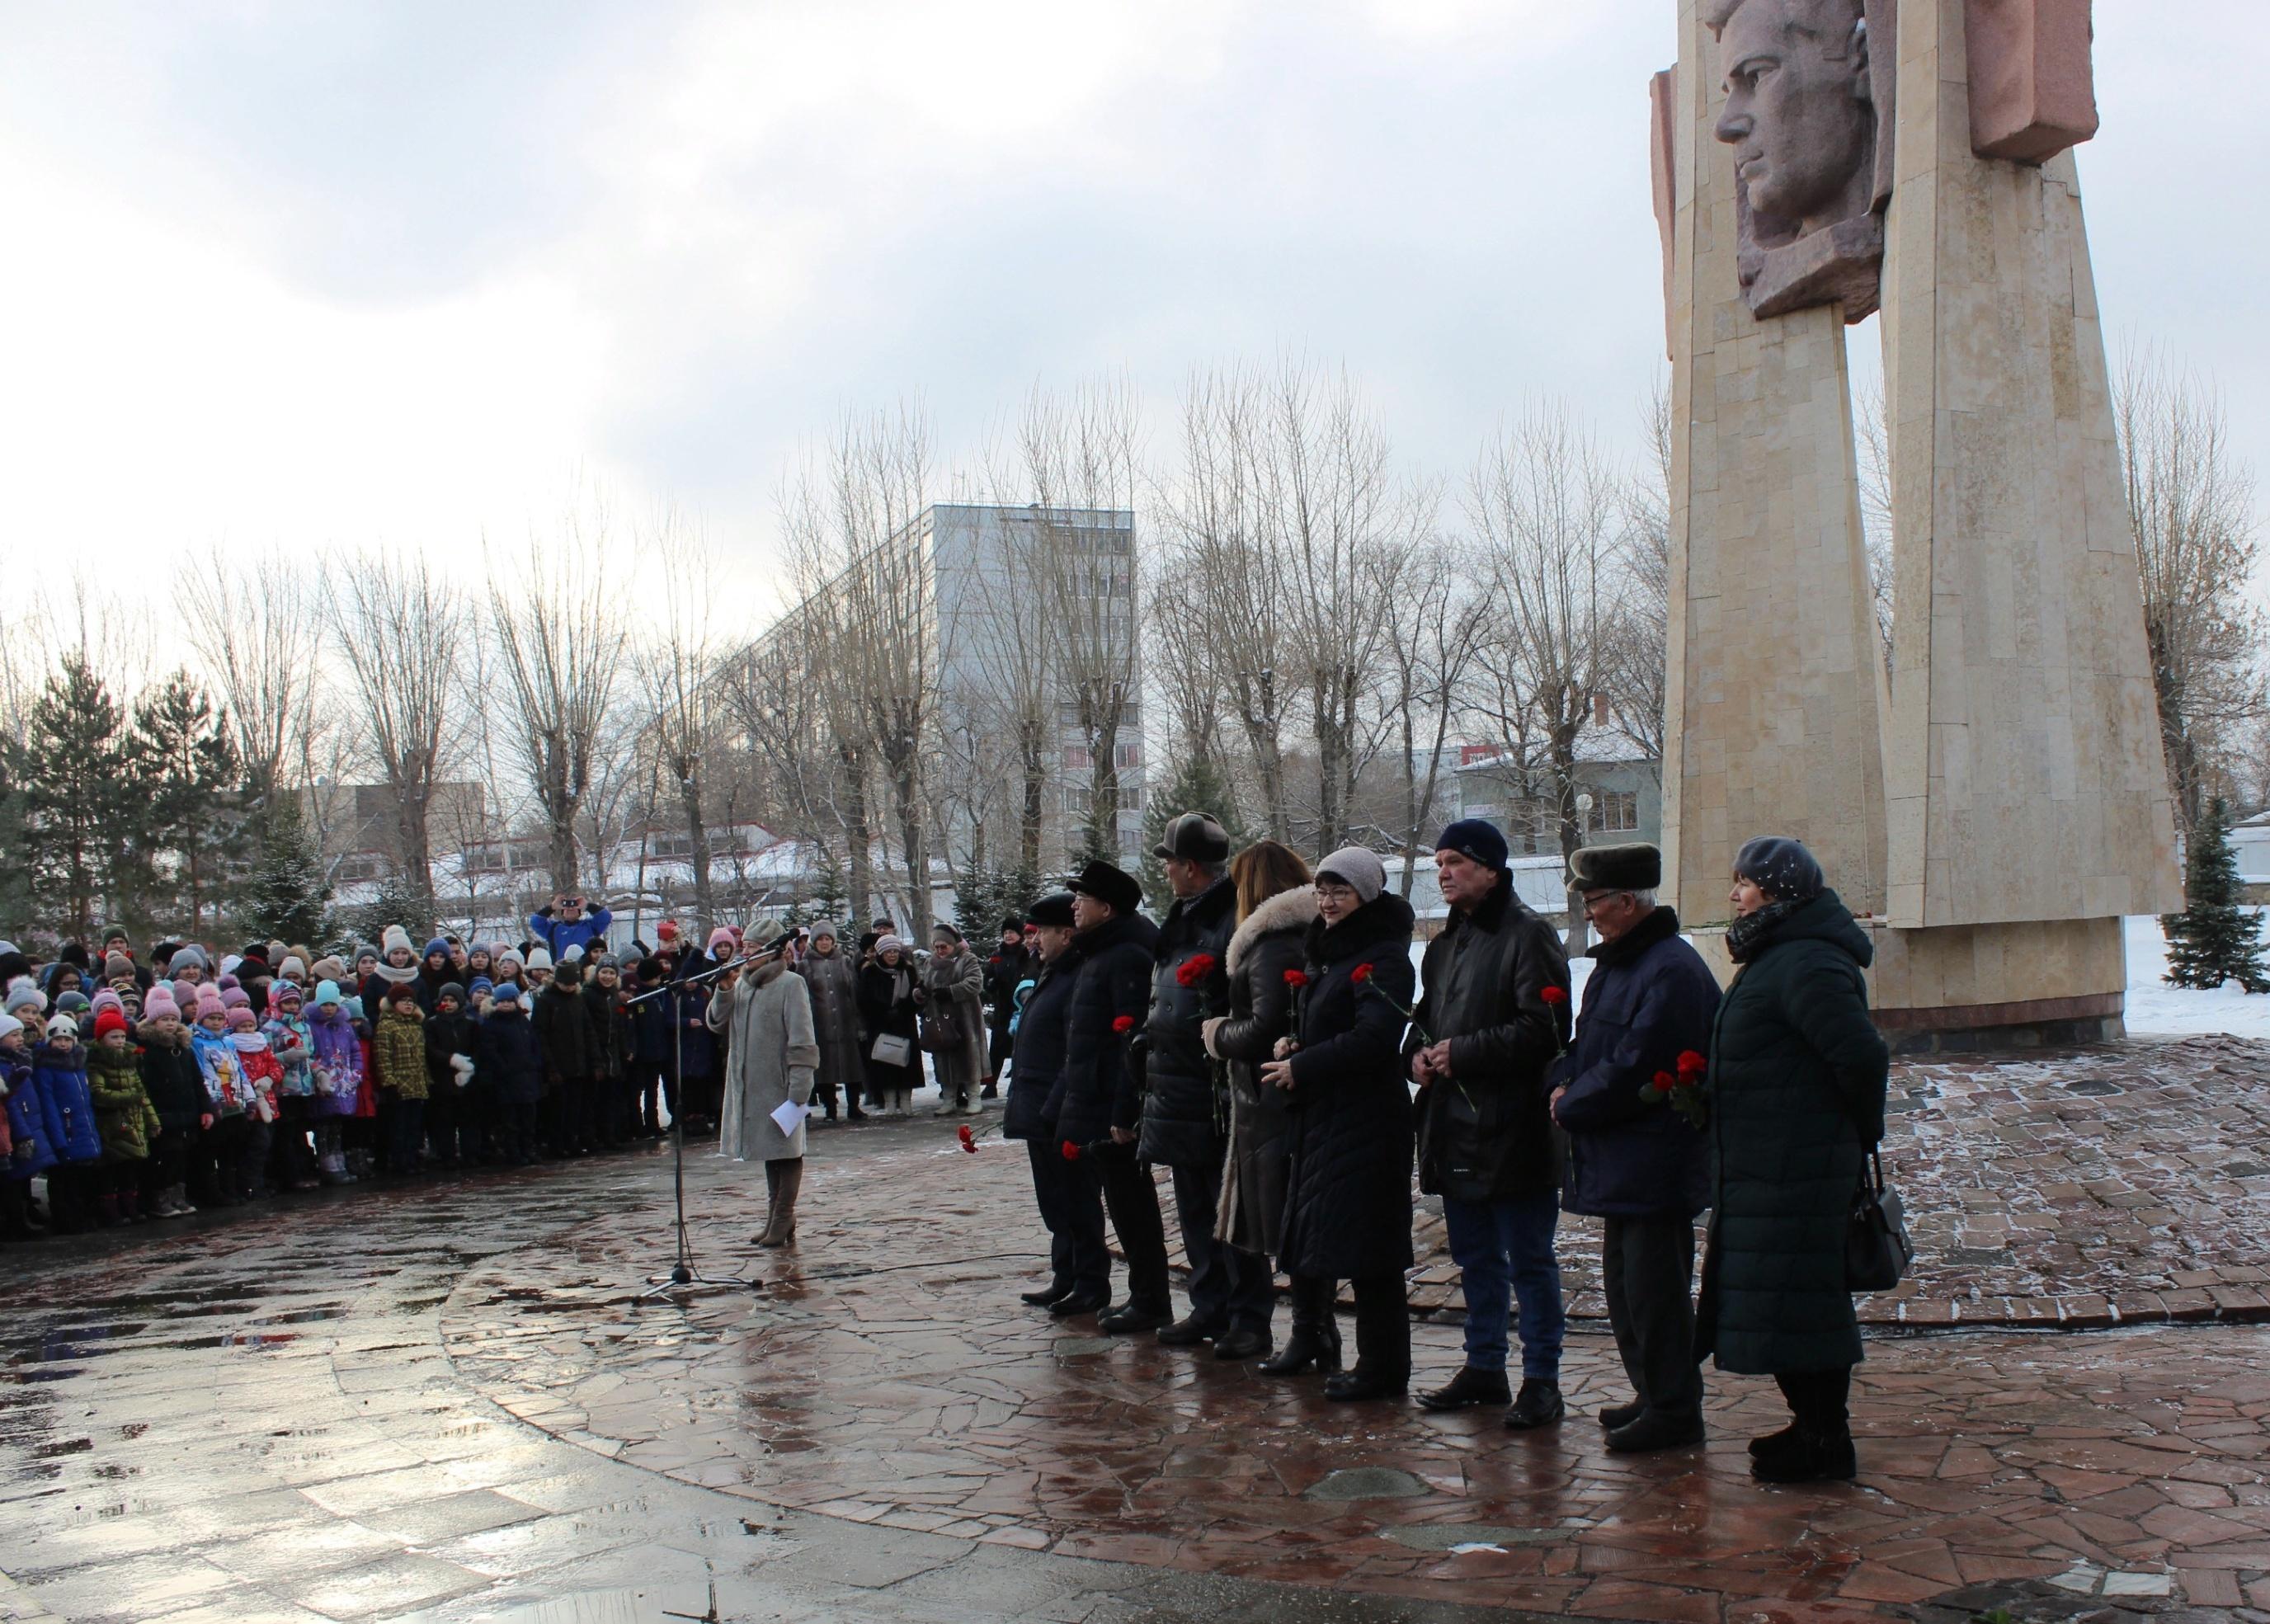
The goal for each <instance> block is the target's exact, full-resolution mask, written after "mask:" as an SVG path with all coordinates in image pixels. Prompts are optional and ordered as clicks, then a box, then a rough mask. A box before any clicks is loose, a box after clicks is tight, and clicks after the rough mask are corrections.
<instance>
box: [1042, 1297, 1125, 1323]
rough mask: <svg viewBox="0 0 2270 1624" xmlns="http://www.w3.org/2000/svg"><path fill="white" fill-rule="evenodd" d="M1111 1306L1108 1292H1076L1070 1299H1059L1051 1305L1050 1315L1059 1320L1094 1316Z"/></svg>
mask: <svg viewBox="0 0 2270 1624" xmlns="http://www.w3.org/2000/svg"><path fill="white" fill-rule="evenodd" d="M1110 1306H1111V1294H1110V1293H1109V1292H1108V1291H1076V1292H1074V1293H1072V1295H1070V1296H1069V1297H1059V1298H1057V1300H1056V1301H1054V1302H1051V1303H1050V1304H1049V1313H1050V1315H1051V1316H1054V1317H1055V1318H1057V1319H1071V1318H1072V1317H1074V1316H1077V1315H1081V1314H1093V1313H1094V1312H1096V1311H1097V1310H1098V1309H1108V1308H1109V1307H1110Z"/></svg>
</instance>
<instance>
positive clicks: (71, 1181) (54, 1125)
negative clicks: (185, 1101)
mask: <svg viewBox="0 0 2270 1624" xmlns="http://www.w3.org/2000/svg"><path fill="white" fill-rule="evenodd" d="M32 1086H33V1089H34V1090H35V1091H36V1093H37V1094H38V1098H39V1101H40V1113H41V1117H42V1118H43V1119H44V1120H45V1122H46V1123H47V1129H48V1143H49V1144H50V1145H51V1146H53V1147H54V1149H55V1153H56V1165H55V1166H53V1167H51V1168H48V1227H50V1228H52V1229H53V1230H54V1231H55V1232H56V1234H57V1235H77V1234H78V1233H79V1232H80V1231H82V1230H85V1229H86V1228H88V1227H91V1226H92V1225H93V1223H94V1222H96V1221H97V1219H96V1214H97V1212H98V1204H97V1202H96V1199H95V1198H96V1192H97V1184H98V1180H97V1176H96V1169H97V1168H99V1167H100V1164H101V1161H102V1132H101V1130H100V1128H99V1127H97V1126H96V1123H95V1119H94V1101H93V1098H92V1097H91V1096H90V1095H89V1094H88V1093H87V1086H86V1047H85V1044H83V1043H81V1042H79V1041H78V1022H76V1021H75V1020H72V1019H71V1018H70V1016H69V1015H57V1016H56V1018H55V1019H54V1020H50V1021H49V1022H48V1028H47V1035H46V1037H45V1039H44V1040H43V1041H42V1042H41V1044H40V1046H39V1048H38V1049H34V1050H33V1054H32Z"/></svg>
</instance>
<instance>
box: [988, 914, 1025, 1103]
mask: <svg viewBox="0 0 2270 1624" xmlns="http://www.w3.org/2000/svg"><path fill="white" fill-rule="evenodd" d="M1032 968H1033V955H1032V954H1031V953H1028V952H1027V951H1026V948H1025V922H1024V921H1023V920H1021V919H1020V918H1018V917H1017V916H1016V915H1014V914H1012V915H1010V916H1008V917H1007V918H1006V919H1004V920H1003V921H1002V922H1001V940H1000V941H999V943H998V944H997V945H995V947H994V949H993V952H992V954H991V956H990V957H989V958H988V959H987V960H985V978H984V986H985V1006H986V1016H985V1030H986V1034H987V1038H988V1040H989V1041H988V1042H987V1044H986V1049H985V1086H984V1087H983V1090H981V1091H980V1093H979V1094H978V1098H980V1099H983V1100H990V1099H992V1098H993V1097H994V1095H995V1094H997V1093H998V1086H999V1084H1000V1080H1001V1068H1002V1067H1003V1066H1005V1065H1006V1064H1008V1063H1009V1056H1010V1054H1011V1052H1012V1051H1013V1049H1014V1048H1015V1042H1014V1040H1013V1039H1012V1038H1011V1036H1010V1035H1009V1023H1010V1021H1011V1020H1013V1019H1014V1017H1015V1016H1016V1013H1017V988H1018V986H1019V984H1020V983H1022V982H1023V981H1024V979H1025V977H1026V975H1027V974H1028V973H1029V972H1030V971H1031V969H1032Z"/></svg>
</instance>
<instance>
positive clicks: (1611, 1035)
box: [1552, 845, 1718, 1454]
mask: <svg viewBox="0 0 2270 1624" xmlns="http://www.w3.org/2000/svg"><path fill="white" fill-rule="evenodd" d="M1662 883H1663V854H1662V853H1661V852H1659V851H1658V850H1657V849H1655V848H1654V847H1652V846H1644V845H1631V846H1595V847H1588V848H1586V849H1584V850H1583V851H1580V852H1578V853H1577V854H1576V856H1574V857H1572V858H1570V859H1569V886H1570V888H1571V889H1572V890H1575V891H1576V892H1578V893H1580V894H1582V895H1583V897H1584V916H1585V917H1586V918H1587V919H1589V920H1591V923H1592V929H1593V930H1594V931H1597V932H1598V933H1599V938H1600V940H1599V946H1597V947H1595V948H1593V949H1592V976H1591V980H1590V981H1588V982H1586V983H1584V1014H1583V1015H1582V1016H1581V1017H1580V1018H1579V1019H1578V1020H1577V1022H1576V1039H1575V1041H1574V1042H1573V1043H1572V1044H1571V1045H1570V1047H1569V1052H1568V1053H1567V1054H1565V1055H1563V1056H1562V1057H1561V1059H1560V1061H1559V1062H1558V1063H1557V1064H1555V1065H1554V1070H1553V1078H1552V1086H1553V1096H1552V1103H1553V1116H1554V1121H1556V1122H1558V1123H1560V1124H1561V1126H1562V1127H1563V1128H1564V1129H1566V1130H1567V1131H1568V1133H1569V1166H1568V1171H1567V1174H1566V1175H1565V1176H1564V1178H1563V1180H1562V1201H1561V1205H1562V1208H1563V1210H1565V1211H1567V1212H1585V1213H1590V1214H1591V1215H1592V1216H1594V1217H1597V1218H1599V1219H1600V1220H1602V1226H1603V1227H1602V1235H1601V1241H1600V1275H1601V1282H1602V1285H1603V1287H1604V1288H1605V1289H1606V1294H1607V1299H1608V1324H1609V1326H1610V1327H1611V1328H1612V1329H1613V1331H1615V1336H1616V1351H1617V1353H1621V1355H1622V1356H1623V1361H1624V1374H1625V1375H1626V1376H1629V1377H1630V1378H1631V1384H1632V1391H1633V1393H1634V1394H1635V1395H1636V1398H1635V1402H1633V1403H1631V1404H1620V1405H1609V1406H1608V1407H1606V1409H1604V1410H1602V1411H1601V1412H1600V1424H1601V1425H1602V1426H1603V1427H1606V1428H1608V1448H1609V1449H1611V1450H1616V1451H1618V1452H1619V1453H1624V1454H1636V1453H1640V1452H1642V1451H1643V1450H1667V1449H1676V1448H1679V1447H1681V1446H1683V1445H1686V1444H1692V1443H1700V1442H1702V1368H1701V1366H1700V1365H1699V1364H1698V1363H1697V1362H1696V1361H1695V1304H1694V1300H1693V1298H1692V1296H1691V1295H1690V1294H1689V1288H1690V1287H1691V1285H1692V1282H1693V1279H1694V1273H1695V1214H1696V1213H1697V1212H1701V1211H1702V1207H1703V1205H1704V1204H1705V1202H1706V1201H1707V1200H1708V1199H1709V1185H1710V1168H1709V1165H1708V1162H1709V1158H1708V1154H1707V1148H1708V1147H1707V1145H1706V1143H1705V1141H1704V1139H1703V1138H1702V1132H1701V1131H1700V1130H1698V1129H1697V1128H1695V1126H1694V1125H1693V1124H1692V1123H1690V1122H1689V1121H1688V1119H1687V1117H1686V1116H1683V1115H1682V1114H1681V1113H1680V1111H1678V1110H1677V1109H1673V1105H1672V1103H1671V1094H1670V1092H1669V1089H1668V1088H1666V1087H1664V1086H1659V1085H1661V1084H1665V1083H1670V1084H1676V1083H1678V1082H1680V1081H1681V1080H1683V1079H1682V1076H1681V1072H1682V1067H1681V1057H1692V1058H1690V1059H1688V1061H1687V1064H1688V1066H1689V1067H1691V1066H1693V1065H1695V1064H1697V1063H1698V1062H1700V1060H1701V1059H1702V1056H1703V1055H1705V1054H1706V1053H1707V1052H1708V1051H1709V1049H1710V1023H1711V1020H1712V1019H1713V1018H1714V1017H1715V1016H1716V1015H1717V1012H1718V983H1717V978H1716V977H1715V976H1713V975H1711V974H1710V967H1709V966H1707V965H1705V964H1704V963H1703V962H1702V955H1701V954H1700V953H1696V952H1695V949H1694V948H1693V947H1691V946H1689V945H1688V944H1687V943H1686V942H1685V941H1683V940H1681V939H1680V935H1679V916H1678V915H1676V914H1674V913H1673V912H1672V910H1671V909H1669V908H1664V907H1661V906H1659V905H1658V902H1657V901H1656V889H1657V887H1658V886H1660V885H1662Z"/></svg>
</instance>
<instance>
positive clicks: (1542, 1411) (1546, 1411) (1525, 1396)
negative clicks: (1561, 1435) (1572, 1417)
mask: <svg viewBox="0 0 2270 1624" xmlns="http://www.w3.org/2000/svg"><path fill="white" fill-rule="evenodd" d="M1567 1413H1569V1407H1568V1406H1567V1405H1564V1404H1562V1402H1561V1384H1560V1383H1558V1382H1539V1381H1538V1380H1536V1379H1535V1378H1533V1377H1532V1378H1531V1379H1529V1380H1526V1381H1524V1382H1523V1383H1522V1384H1521V1392H1520V1394H1519V1396H1518V1397H1517V1398H1515V1399H1514V1401H1513V1408H1511V1409H1510V1410H1508V1411H1507V1412H1506V1413H1505V1424H1506V1425H1507V1426H1508V1427H1511V1428H1512V1429H1513V1430H1514V1431H1516V1432H1533V1431H1535V1430H1536V1429H1537V1428H1538V1427H1551V1426H1554V1425H1556V1424H1557V1423H1558V1422H1559V1421H1560V1420H1561V1418H1562V1416H1564V1415H1566V1414H1567Z"/></svg>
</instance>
